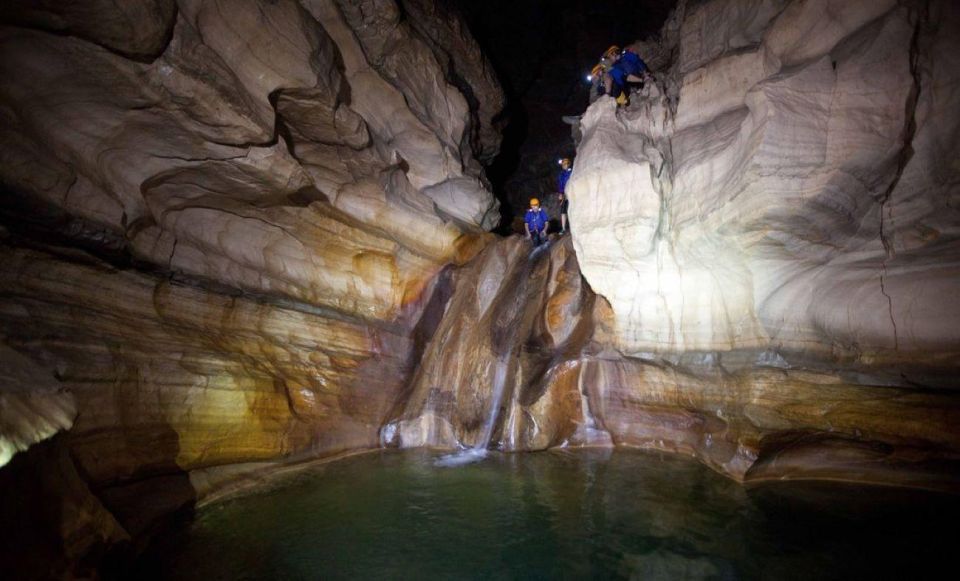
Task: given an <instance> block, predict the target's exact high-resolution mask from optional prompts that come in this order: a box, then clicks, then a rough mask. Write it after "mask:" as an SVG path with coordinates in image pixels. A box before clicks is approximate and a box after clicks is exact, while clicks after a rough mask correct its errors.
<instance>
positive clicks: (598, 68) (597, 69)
mask: <svg viewBox="0 0 960 581" xmlns="http://www.w3.org/2000/svg"><path fill="white" fill-rule="evenodd" d="M605 69H606V67H604V66H603V63H597V64H595V65H594V66H593V68H592V69H590V76H591V77H593V78H597V77H599V76H600V75H601V74H602V73H603V71H604V70H605Z"/></svg>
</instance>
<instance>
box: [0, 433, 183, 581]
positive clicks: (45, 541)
mask: <svg viewBox="0 0 960 581" xmlns="http://www.w3.org/2000/svg"><path fill="white" fill-rule="evenodd" d="M152 435H153V436H154V438H155V440H153V441H154V442H158V443H159V445H161V446H162V447H163V449H164V451H165V456H164V459H163V461H162V462H161V463H160V464H159V465H157V464H155V465H154V466H153V467H152V468H151V470H150V473H148V474H134V475H133V476H131V477H130V478H129V479H126V480H124V481H118V482H115V483H110V484H107V485H91V483H90V478H89V476H88V475H86V474H84V471H83V469H82V467H81V465H80V464H79V462H77V461H76V460H75V459H74V457H73V454H72V453H71V438H70V434H69V433H61V434H58V435H57V436H55V437H53V438H51V439H49V440H46V441H44V442H41V443H38V444H35V445H33V446H31V447H30V449H28V450H27V451H25V452H21V453H18V454H17V455H15V456H14V458H13V459H12V460H11V461H10V463H9V464H7V465H6V466H4V467H3V468H0V522H2V523H3V526H2V527H0V571H3V574H4V578H7V579H63V578H100V579H107V580H110V579H129V578H138V579H142V578H162V570H163V569H162V568H160V567H156V566H155V565H156V563H150V566H149V567H148V568H144V567H143V566H142V565H141V563H140V560H139V555H140V554H141V553H142V552H143V551H144V549H145V548H146V547H148V545H149V544H150V542H151V541H152V540H153V539H155V538H157V537H158V536H161V535H163V534H164V533H166V532H168V531H170V530H171V529H172V528H173V527H177V526H182V525H183V523H186V522H189V521H190V520H192V519H193V516H194V509H195V506H196V500H197V494H196V491H195V490H194V488H193V486H192V485H191V483H190V477H189V474H188V473H187V472H186V471H184V470H183V469H181V468H180V467H179V466H177V464H176V453H177V452H179V444H178V443H177V445H175V446H174V447H173V448H170V447H169V446H167V445H166V443H168V442H170V441H171V440H172V441H174V442H178V435H177V433H176V432H175V431H174V430H173V429H172V428H170V427H169V426H166V425H164V426H162V427H161V428H160V430H159V431H156V430H152ZM167 452H170V454H167ZM151 571H152V572H154V573H152V574H146V575H144V574H143V573H145V572H151ZM133 572H136V574H135V575H131V573H133Z"/></svg>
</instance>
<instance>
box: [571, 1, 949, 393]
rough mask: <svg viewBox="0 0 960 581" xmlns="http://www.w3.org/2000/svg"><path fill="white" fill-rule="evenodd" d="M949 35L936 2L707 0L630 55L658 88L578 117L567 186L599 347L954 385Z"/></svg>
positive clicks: (656, 356)
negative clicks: (603, 311) (597, 300)
mask: <svg viewBox="0 0 960 581" xmlns="http://www.w3.org/2000/svg"><path fill="white" fill-rule="evenodd" d="M958 25H960V10H958V8H957V6H956V3H952V2H940V1H931V2H900V3H897V2H894V1H893V0H891V1H889V2H866V1H863V2H831V1H827V0H824V1H819V2H789V1H767V0H757V1H750V2H723V1H719V0H718V1H714V2H706V3H695V4H694V3H690V4H689V7H686V5H685V4H681V6H680V7H679V8H678V11H677V12H676V14H675V16H674V18H673V20H672V21H671V22H669V23H668V25H667V27H666V29H665V31H664V34H663V37H662V39H661V44H660V45H656V44H654V43H641V44H639V45H638V47H639V48H640V50H641V52H644V51H647V52H649V53H650V54H651V55H653V56H654V57H655V58H654V59H653V60H659V61H660V62H662V63H663V64H662V66H661V67H660V68H659V69H658V70H656V71H655V73H656V74H657V79H658V82H657V83H656V84H655V85H654V84H651V85H649V86H648V87H646V88H645V89H644V90H643V92H641V93H639V94H636V95H634V96H633V99H632V103H631V105H630V106H629V107H627V108H625V109H623V110H619V111H618V110H617V109H616V107H615V105H614V103H613V102H612V100H611V99H600V100H598V101H597V102H595V103H594V104H593V105H592V106H591V107H590V109H589V110H588V111H587V112H586V114H585V116H584V118H583V123H582V130H583V140H582V142H581V144H580V147H579V150H578V157H577V160H576V164H575V168H574V173H573V175H572V178H571V181H570V186H569V188H570V208H571V209H570V216H571V217H570V220H571V223H572V230H573V233H574V234H573V236H574V242H575V246H576V250H577V255H578V258H579V260H580V265H581V267H582V269H583V273H584V276H585V277H586V278H587V280H588V281H589V283H590V285H591V286H592V287H593V288H594V290H596V291H597V292H598V293H599V294H601V295H603V296H604V297H606V298H607V299H608V300H609V301H610V304H611V307H612V309H613V312H614V315H615V327H616V337H617V346H618V349H620V350H621V351H622V352H623V353H625V354H628V355H631V356H635V357H638V358H642V359H647V360H669V361H679V359H680V358H682V357H684V356H690V355H691V354H694V353H699V354H701V355H703V356H707V355H709V356H711V357H715V358H716V360H717V361H718V362H719V364H720V365H721V366H723V367H728V365H727V363H726V361H724V360H730V361H734V360H737V361H740V362H743V361H745V360H752V364H753V365H757V366H763V367H767V366H771V365H772V366H775V367H785V368H786V367H793V366H810V367H815V368H819V369H833V370H837V369H843V370H846V371H847V372H849V373H850V374H851V375H849V376H848V377H851V378H852V377H853V374H855V373H856V374H863V376H861V377H860V378H859V379H856V380H855V381H856V382H875V383H885V384H893V385H904V386H906V385H915V384H923V385H931V386H941V387H955V372H956V369H957V367H958V366H960V331H958V329H960V303H958V302H957V301H956V300H954V299H953V297H956V296H960V273H958V270H957V267H956V263H957V258H958V257H960V240H958V235H960V213H958V209H957V208H958V205H957V202H958V199H960V198H958V196H960V188H958V186H957V184H958V183H960V167H958V166H957V164H956V163H955V162H954V156H953V154H952V153H951V152H953V151H954V149H955V147H956V144H957V140H958V139H960V116H958V115H957V111H958V110H960V107H958V106H960V92H958V87H960V67H958V66H957V63H956V58H957V56H956V55H957V54H958V48H960V35H958V34H957V30H958ZM663 55H674V59H673V61H672V62H670V61H668V60H664V59H663ZM772 362H776V363H772ZM736 365H738V366H739V365H741V363H737V364H736ZM866 376H869V378H868V377H866ZM871 378H872V379H871Z"/></svg>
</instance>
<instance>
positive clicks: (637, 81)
mask: <svg viewBox="0 0 960 581" xmlns="http://www.w3.org/2000/svg"><path fill="white" fill-rule="evenodd" d="M650 78H651V75H650V71H649V69H647V64H646V63H645V62H643V59H641V58H640V55H638V54H637V53H635V52H633V50H631V49H629V48H625V49H621V48H620V47H619V46H617V45H613V46H611V47H610V48H608V49H607V50H606V52H604V53H603V56H602V57H600V62H599V63H597V65H596V66H595V67H593V70H592V71H590V75H588V76H587V80H588V81H590V82H592V83H593V86H594V89H595V90H596V92H597V94H599V95H610V96H611V97H613V98H614V99H616V100H617V104H618V105H621V106H622V105H626V104H627V103H628V102H629V98H630V97H629V95H630V91H631V89H633V88H635V87H643V84H644V82H646V81H647V80H649V79H650ZM572 171H573V168H571V167H570V160H569V159H567V158H564V159H561V160H560V175H559V176H558V177H557V193H558V196H559V202H560V235H561V236H563V235H564V234H566V233H567V207H568V205H569V201H568V200H567V196H566V189H567V180H569V179H570V173H571V172H572ZM523 221H524V228H525V229H526V232H527V237H528V238H530V240H531V241H532V242H533V245H534V246H535V247H536V246H539V245H540V244H542V243H544V242H546V240H547V228H548V227H549V225H550V218H549V216H547V212H546V210H544V209H543V208H541V207H540V200H538V199H537V198H531V199H530V208H529V209H528V210H527V213H526V215H525V216H524V219H523Z"/></svg>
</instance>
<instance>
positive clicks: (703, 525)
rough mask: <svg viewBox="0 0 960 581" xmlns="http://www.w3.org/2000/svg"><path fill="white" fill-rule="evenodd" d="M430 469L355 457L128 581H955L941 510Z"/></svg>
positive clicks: (177, 536)
mask: <svg viewBox="0 0 960 581" xmlns="http://www.w3.org/2000/svg"><path fill="white" fill-rule="evenodd" d="M436 457H437V455H436V454H431V453H429V452H425V451H409V452H382V453H375V454H368V455H363V456H356V457H353V458H348V459H346V460H342V461H338V462H334V463H330V464H325V465H320V466H316V467H313V468H309V469H307V470H305V471H303V472H300V473H298V474H297V475H296V476H293V477H286V478H285V480H284V482H283V484H282V485H278V486H275V487H273V488H272V489H271V490H268V491H265V492H262V493H259V494H257V495H255V496H246V497H243V498H238V499H235V500H232V501H228V502H225V503H221V504H218V505H214V506H210V507H206V508H203V509H201V510H200V511H199V512H198V513H197V515H196V516H195V518H194V519H193V520H192V522H190V523H188V524H186V525H184V527H183V528H182V529H181V530H179V531H178V532H176V533H174V534H170V535H165V538H164V540H163V541H162V542H161V543H159V544H157V545H155V546H154V547H153V548H152V549H151V550H150V551H149V552H148V554H147V555H146V556H145V557H144V558H143V559H142V560H141V562H140V564H139V570H138V572H137V574H136V576H137V578H145V577H153V578H160V579H197V580H200V579H203V580H211V579H230V580H233V579H591V578H593V579H607V578H636V579H860V578H863V579H878V578H930V576H936V577H939V576H940V575H939V574H938V573H945V574H946V575H945V576H944V577H943V578H957V577H955V576H954V575H955V574H956V571H957V569H956V566H955V563H956V556H957V554H958V553H960V546H958V545H957V543H956V541H957V539H958V535H957V533H956V531H957V530H960V520H957V519H958V517H960V501H958V499H957V498H955V497H950V496H944V495H936V494H928V493H921V492H913V491H902V490H894V489H884V488H866V487H854V486H847V485H837V484H824V483H821V484H803V485H800V484H786V483H776V484H771V485H765V486H762V487H755V488H751V489H745V488H744V487H742V486H740V485H739V484H736V483H734V482H732V481H730V480H728V479H726V478H724V477H722V476H720V475H718V474H715V473H714V472H712V471H711V470H709V469H707V468H705V467H703V466H701V465H699V464H698V463H696V462H694V461H691V460H687V459H684V458H677V457H671V456H660V455H655V454H648V453H642V452H637V451H626V450H620V451H609V450H584V451H569V452H568V451H557V452H544V453H536V454H498V453H491V454H490V455H488V456H487V457H486V458H485V459H484V460H483V461H481V462H477V463H473V464H467V465H463V466H456V467H442V466H437V465H436V464H435V460H436ZM942 567H948V568H947V569H943V568H942ZM938 569H939V571H938ZM949 571H953V573H950V572H949Z"/></svg>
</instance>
